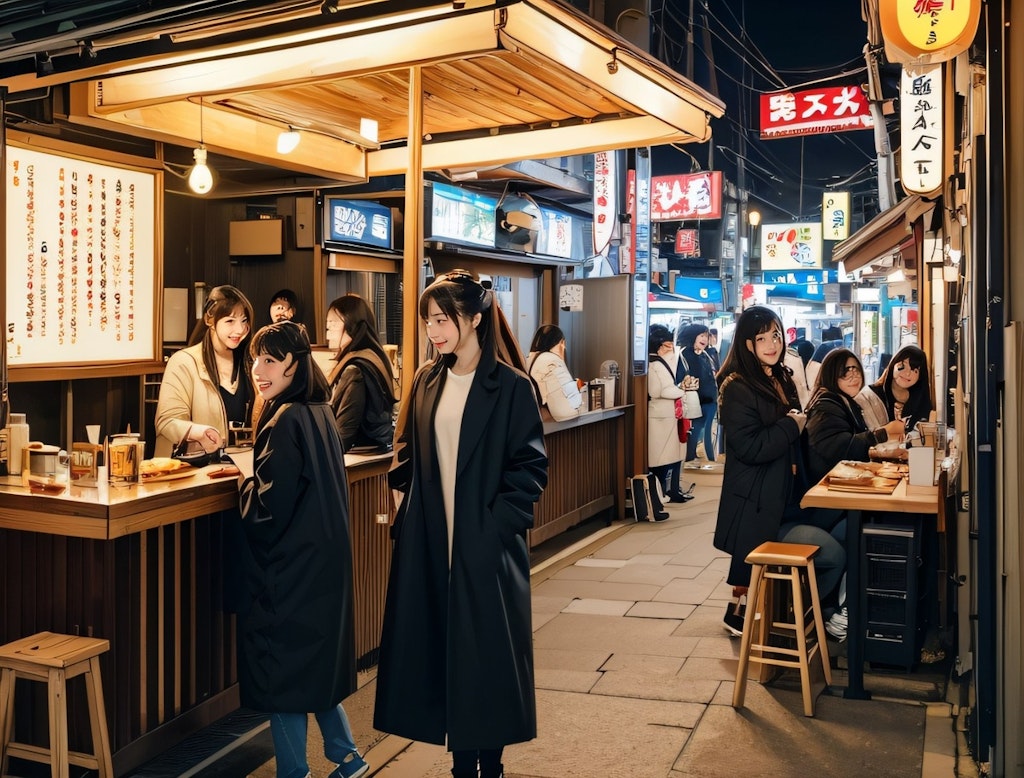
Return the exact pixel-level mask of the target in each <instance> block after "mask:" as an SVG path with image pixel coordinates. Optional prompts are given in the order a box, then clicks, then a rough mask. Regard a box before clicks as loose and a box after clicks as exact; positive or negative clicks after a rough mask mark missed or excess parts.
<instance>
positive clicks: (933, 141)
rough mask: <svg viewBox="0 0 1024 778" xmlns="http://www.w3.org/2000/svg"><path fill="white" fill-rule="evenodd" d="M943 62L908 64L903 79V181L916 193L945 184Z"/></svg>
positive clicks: (901, 169) (901, 144)
mask: <svg viewBox="0 0 1024 778" xmlns="http://www.w3.org/2000/svg"><path fill="white" fill-rule="evenodd" d="M943 135H944V130H943V123H942V64H941V63H936V64H934V65H904V66H903V75H902V76H901V78H900V148H901V152H900V181H901V182H902V183H903V188H904V189H905V190H907V191H908V192H911V193H913V194H930V193H932V192H934V191H936V190H937V189H939V188H940V187H941V186H942V183H943V175H942V161H943V151H942V149H943V145H944V143H943V141H944V138H943Z"/></svg>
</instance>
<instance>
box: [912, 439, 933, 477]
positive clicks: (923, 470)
mask: <svg viewBox="0 0 1024 778" xmlns="http://www.w3.org/2000/svg"><path fill="white" fill-rule="evenodd" d="M907 464H908V465H909V469H910V474H909V475H908V476H907V485H908V486H934V485H935V449H934V448H932V447H931V446H914V447H913V448H909V449H907Z"/></svg>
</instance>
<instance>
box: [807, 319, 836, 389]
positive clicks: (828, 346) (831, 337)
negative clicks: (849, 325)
mask: <svg viewBox="0 0 1024 778" xmlns="http://www.w3.org/2000/svg"><path fill="white" fill-rule="evenodd" d="M821 338H822V340H821V343H820V344H819V345H818V347H817V348H816V349H814V354H812V355H811V361H810V362H808V363H807V371H806V372H807V385H808V386H809V387H810V389H811V391H812V392H813V391H814V389H815V387H816V386H817V383H818V371H819V370H821V364H822V362H824V361H825V357H826V356H827V355H828V352H830V351H832V349H836V348H842V347H843V331H842V330H841V329H839V328H838V327H829V328H827V329H826V330H824V331H823V332H822V334H821Z"/></svg>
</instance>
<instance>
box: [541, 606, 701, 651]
mask: <svg viewBox="0 0 1024 778" xmlns="http://www.w3.org/2000/svg"><path fill="white" fill-rule="evenodd" d="M675 625H676V622H675V621H673V620H671V619H629V620H628V623H627V622H623V620H622V619H618V618H609V617H608V616H590V615H586V614H581V613H562V614H560V615H559V616H558V618H555V619H552V620H551V621H549V622H548V623H547V624H545V625H544V626H543V627H541V628H540V629H539V630H535V631H534V633H533V645H534V649H537V648H561V649H573V650H580V651H607V652H608V653H610V654H612V653H616V652H620V651H622V652H626V653H632V654H650V655H652V656H680V657H682V656H688V655H689V653H690V650H691V649H692V648H693V639H692V638H685V637H676V636H674V635H673V634H672V632H673V629H674V627H675Z"/></svg>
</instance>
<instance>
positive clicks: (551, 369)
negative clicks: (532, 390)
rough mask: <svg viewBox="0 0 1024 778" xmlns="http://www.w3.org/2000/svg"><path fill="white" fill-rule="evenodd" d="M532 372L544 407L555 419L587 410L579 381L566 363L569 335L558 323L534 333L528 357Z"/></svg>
mask: <svg viewBox="0 0 1024 778" xmlns="http://www.w3.org/2000/svg"><path fill="white" fill-rule="evenodd" d="M526 364H527V365H529V368H528V372H529V374H530V378H532V379H533V383H534V384H535V385H536V386H537V392H538V394H539V395H540V406H541V410H542V411H544V410H546V411H547V412H548V413H549V414H551V418H552V419H554V420H555V421H565V420H566V419H575V418H576V417H577V416H579V415H580V414H581V413H583V397H582V395H581V394H580V388H579V385H578V384H577V383H576V379H575V378H573V377H572V373H570V372H569V368H568V367H567V366H566V364H565V335H564V334H563V333H562V330H560V329H559V328H558V327H556V326H555V325H554V324H545V325H544V326H542V327H541V328H540V329H538V330H537V332H536V333H535V334H534V336H533V342H532V343H530V354H529V356H528V357H527V358H526Z"/></svg>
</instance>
